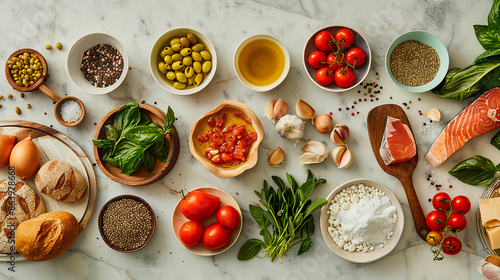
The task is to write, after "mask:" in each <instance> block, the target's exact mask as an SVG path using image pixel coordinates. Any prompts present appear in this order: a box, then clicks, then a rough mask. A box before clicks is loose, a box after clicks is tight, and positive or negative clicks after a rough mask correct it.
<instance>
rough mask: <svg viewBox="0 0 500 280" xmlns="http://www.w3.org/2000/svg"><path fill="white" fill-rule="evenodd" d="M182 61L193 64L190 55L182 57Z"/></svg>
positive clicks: (189, 64)
mask: <svg viewBox="0 0 500 280" xmlns="http://www.w3.org/2000/svg"><path fill="white" fill-rule="evenodd" d="M182 63H183V64H184V65H186V66H191V64H193V58H192V57H190V56H186V57H184V58H183V59H182Z"/></svg>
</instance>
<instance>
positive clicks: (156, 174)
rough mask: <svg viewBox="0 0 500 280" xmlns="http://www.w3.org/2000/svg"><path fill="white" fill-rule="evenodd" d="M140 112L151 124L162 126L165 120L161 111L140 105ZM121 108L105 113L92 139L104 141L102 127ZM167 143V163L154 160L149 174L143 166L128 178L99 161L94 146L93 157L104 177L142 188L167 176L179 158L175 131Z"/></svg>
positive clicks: (97, 150) (115, 168) (96, 149)
mask: <svg viewBox="0 0 500 280" xmlns="http://www.w3.org/2000/svg"><path fill="white" fill-rule="evenodd" d="M139 107H140V109H141V112H144V113H146V114H147V115H148V117H149V118H150V119H151V121H152V122H154V123H157V124H159V125H162V126H163V124H162V121H163V120H164V119H165V117H166V114H165V112H163V111H162V110H160V109H158V108H156V107H154V106H151V105H146V104H140V106H139ZM120 108H121V106H119V107H116V108H114V109H113V110H111V111H110V112H109V113H107V114H106V115H105V116H104V117H103V118H102V120H101V121H100V122H99V124H98V125H97V129H96V131H95V134H94V139H96V140H97V139H104V138H105V130H104V126H105V125H108V124H112V123H113V120H114V119H115V114H116V112H117V111H118V110H119V109H120ZM166 139H167V141H168V143H169V144H170V153H169V155H168V159H167V162H165V163H164V162H161V161H160V160H158V159H156V165H155V167H154V169H153V171H152V172H151V173H148V172H147V171H146V169H145V168H144V166H141V167H140V168H139V169H138V170H137V171H135V172H134V173H132V174H131V175H130V176H128V175H125V174H121V169H120V168H118V167H115V166H112V165H111V164H108V163H107V162H105V161H101V150H102V149H100V148H97V147H96V146H94V148H93V149H94V157H95V161H96V164H97V166H99V169H101V171H102V173H104V175H106V176H107V177H108V178H110V179H111V180H113V181H115V182H118V183H120V184H124V185H129V186H143V185H147V184H151V183H153V182H156V181H158V180H159V179H161V178H163V177H164V176H165V175H167V173H168V172H170V170H171V169H172V168H173V167H174V165H175V162H176V161H177V158H178V157H179V147H180V146H179V135H178V134H177V131H174V133H173V134H171V135H167V137H166Z"/></svg>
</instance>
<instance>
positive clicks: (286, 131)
mask: <svg viewBox="0 0 500 280" xmlns="http://www.w3.org/2000/svg"><path fill="white" fill-rule="evenodd" d="M304 127H305V122H304V121H303V120H301V119H300V118H299V117H297V116H296V115H290V114H287V115H285V116H284V117H282V118H281V119H280V120H279V121H278V122H277V123H276V132H278V134H279V135H280V136H281V137H283V138H287V139H290V140H295V141H297V140H299V139H300V138H302V136H304Z"/></svg>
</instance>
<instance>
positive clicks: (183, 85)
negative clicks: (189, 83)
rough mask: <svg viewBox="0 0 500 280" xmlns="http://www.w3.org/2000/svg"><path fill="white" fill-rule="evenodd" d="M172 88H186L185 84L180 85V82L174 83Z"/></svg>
mask: <svg viewBox="0 0 500 280" xmlns="http://www.w3.org/2000/svg"><path fill="white" fill-rule="evenodd" d="M174 88H175V89H185V88H186V84H185V83H181V82H174Z"/></svg>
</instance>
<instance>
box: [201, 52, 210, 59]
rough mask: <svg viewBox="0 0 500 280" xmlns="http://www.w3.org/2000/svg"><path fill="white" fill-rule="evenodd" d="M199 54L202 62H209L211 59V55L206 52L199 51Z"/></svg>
mask: <svg viewBox="0 0 500 280" xmlns="http://www.w3.org/2000/svg"><path fill="white" fill-rule="evenodd" d="M200 54H201V57H203V59H204V60H211V59H212V55H211V54H210V53H209V52H207V51H201V52H200Z"/></svg>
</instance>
